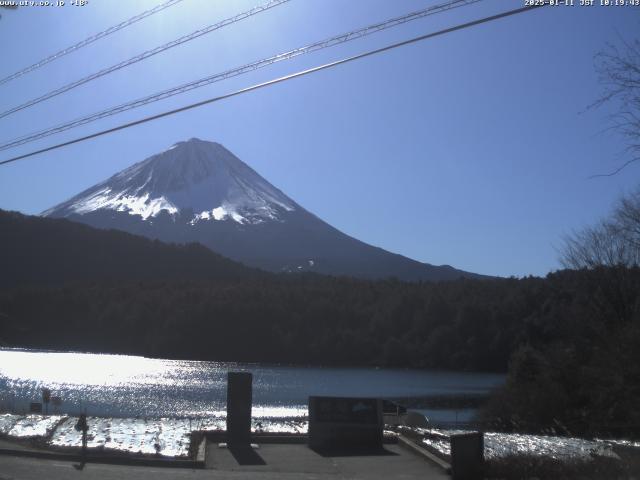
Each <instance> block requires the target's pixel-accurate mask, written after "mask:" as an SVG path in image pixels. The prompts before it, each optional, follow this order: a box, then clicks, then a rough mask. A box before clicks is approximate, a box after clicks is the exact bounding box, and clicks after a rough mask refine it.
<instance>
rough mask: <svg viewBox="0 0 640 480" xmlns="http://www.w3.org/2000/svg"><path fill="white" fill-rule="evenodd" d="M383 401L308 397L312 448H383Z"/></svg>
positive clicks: (310, 443) (310, 445)
mask: <svg viewBox="0 0 640 480" xmlns="http://www.w3.org/2000/svg"><path fill="white" fill-rule="evenodd" d="M382 430H383V422H382V400H379V399H376V398H345V397H309V447H311V448H315V449H321V450H322V449H325V450H328V449H331V450H334V449H339V450H345V449H349V450H361V449H382Z"/></svg>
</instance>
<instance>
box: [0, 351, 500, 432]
mask: <svg viewBox="0 0 640 480" xmlns="http://www.w3.org/2000/svg"><path fill="white" fill-rule="evenodd" d="M228 371H249V372H252V373H253V417H254V418H257V419H260V418H265V419H272V420H275V419H278V418H282V419H285V418H289V419H291V418H300V417H304V416H306V414H307V398H308V397H309V396H310V395H332V396H364V397H377V398H391V399H409V400H411V399H417V398H425V397H432V396H448V395H453V396H455V395H482V394H486V393H488V392H489V391H490V390H491V389H492V388H494V387H496V386H498V385H501V384H502V383H503V382H504V376H503V375H496V374H478V373H451V372H437V371H422V370H402V369H377V368H311V367H309V368H304V367H290V366H265V365H253V364H234V363H215V362H198V361H181V360H163V359H151V358H143V357H136V356H126V355H98V354H87V353H67V352H43V351H29V350H15V349H0V407H2V408H3V409H4V410H5V411H12V412H24V411H27V410H28V408H29V403H30V402H35V401H41V398H42V397H41V389H42V388H43V387H47V388H49V389H50V390H51V395H52V397H60V399H61V404H60V405H59V406H54V405H50V406H49V413H60V414H71V415H77V414H79V413H80V412H82V411H86V412H87V414H88V415H92V416H97V417H143V418H162V417H164V418H166V417H170V418H194V419H203V418H212V417H215V418H224V417H225V404H226V381H227V372H228ZM423 412H424V413H425V414H427V416H428V417H430V418H431V419H432V420H433V421H435V422H436V423H437V422H438V421H439V420H440V421H442V422H445V423H446V422H453V421H454V419H455V418H456V417H457V419H458V420H459V421H461V422H464V421H466V420H468V419H469V417H470V416H471V415H472V414H473V410H468V409H467V410H460V411H458V412H455V411H452V410H423Z"/></svg>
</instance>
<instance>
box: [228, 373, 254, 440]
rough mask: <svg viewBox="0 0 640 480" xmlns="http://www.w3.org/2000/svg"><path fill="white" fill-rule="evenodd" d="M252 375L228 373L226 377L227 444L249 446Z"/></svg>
mask: <svg viewBox="0 0 640 480" xmlns="http://www.w3.org/2000/svg"><path fill="white" fill-rule="evenodd" d="M252 381H253V375H252V374H251V373H249V372H229V374H228V377H227V443H228V444H229V445H236V446H248V445H250V444H251V403H252V389H251V387H252V385H251V384H252Z"/></svg>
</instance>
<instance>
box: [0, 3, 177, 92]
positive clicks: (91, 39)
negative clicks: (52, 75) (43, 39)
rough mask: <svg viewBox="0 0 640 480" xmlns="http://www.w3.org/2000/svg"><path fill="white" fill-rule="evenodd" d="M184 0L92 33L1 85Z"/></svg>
mask: <svg viewBox="0 0 640 480" xmlns="http://www.w3.org/2000/svg"><path fill="white" fill-rule="evenodd" d="M182 1H183V0H168V1H166V2H164V3H161V4H159V5H156V6H155V7H153V8H151V9H149V10H145V11H144V12H142V13H140V14H138V15H136V16H134V17H131V18H129V19H128V20H125V21H124V22H120V23H118V24H117V25H114V26H113V27H109V28H107V29H106V30H103V31H102V32H99V33H96V34H95V35H91V36H90V37H88V38H85V39H84V40H82V41H80V42H78V43H76V44H74V45H71V46H70V47H67V48H65V49H63V50H60V51H59V52H56V53H54V54H53V55H49V56H48V57H46V58H43V59H42V60H40V61H38V62H36V63H34V64H33V65H30V66H28V67H26V68H23V69H22V70H19V71H17V72H15V73H13V74H11V75H9V76H8V77H4V78H3V79H0V85H3V84H5V83H7V82H10V81H11V80H14V79H16V78H18V77H21V76H22V75H25V74H27V73H29V72H33V71H34V70H36V69H38V68H40V67H42V66H44V65H46V64H47V63H51V62H53V61H54V60H57V59H59V58H60V57H64V56H65V55H68V54H69V53H71V52H75V51H76V50H79V49H80V48H82V47H86V46H87V45H89V44H91V43H93V42H95V41H96V40H100V39H101V38H104V37H106V36H108V35H111V34H112V33H115V32H117V31H118V30H122V29H123V28H125V27H128V26H129V25H132V24H134V23H136V22H139V21H140V20H142V19H144V18H147V17H149V16H151V15H153V14H154V13H158V12H160V11H162V10H164V9H165V8H169V7H171V6H173V5H175V4H176V3H180V2H182Z"/></svg>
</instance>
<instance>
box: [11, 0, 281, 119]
mask: <svg viewBox="0 0 640 480" xmlns="http://www.w3.org/2000/svg"><path fill="white" fill-rule="evenodd" d="M180 1H182V0H180ZM288 1H289V0H270V1H269V2H267V3H265V4H263V5H259V6H257V7H253V8H251V9H249V10H247V11H246V12H242V13H239V14H238V15H234V16H233V17H229V18H226V19H224V20H222V21H220V22H217V23H214V24H212V25H208V26H206V27H204V28H201V29H199V30H196V31H194V32H191V33H190V34H188V35H184V36H182V37H180V38H177V39H175V40H172V41H171V42H168V43H165V44H163V45H160V46H158V47H156V48H153V49H151V50H147V51H145V52H142V53H140V54H138V55H136V56H134V57H131V58H129V59H127V60H124V61H122V62H119V63H116V64H115V65H111V66H110V67H107V68H103V69H102V70H100V71H98V72H95V73H92V74H91V75H88V76H86V77H84V78H81V79H80V80H76V81H75V82H71V83H68V84H67V85H64V86H62V87H60V88H57V89H55V90H51V91H50V92H47V93H45V94H44V95H41V96H39V97H36V98H34V99H31V100H29V101H27V102H25V103H23V104H21V105H18V106H17V107H13V108H10V109H9V110H6V111H4V112H2V113H0V118H4V117H6V116H8V115H11V114H12V113H15V112H19V111H20V110H24V109H25V108H28V107H31V106H33V105H36V104H38V103H40V102H44V101H45V100H48V99H50V98H53V97H55V96H58V95H60V94H62V93H65V92H68V91H69V90H72V89H74V88H76V87H79V86H80V85H84V84H85V83H88V82H91V81H92V80H96V79H98V78H100V77H104V76H105V75H108V74H110V73H113V72H115V71H117V70H120V69H122V68H125V67H128V66H129V65H133V64H134V63H138V62H141V61H142V60H146V59H147V58H149V57H152V56H154V55H157V54H158V53H161V52H164V51H165V50H168V49H170V48H173V47H177V46H178V45H181V44H183V43H186V42H190V41H191V40H195V39H196V38H198V37H201V36H203V35H206V34H207V33H211V32H213V31H215V30H218V29H220V28H223V27H226V26H227V25H231V24H233V23H236V22H239V21H241V20H244V19H245V18H248V17H251V16H253V15H256V14H258V13H260V12H264V11H265V10H269V9H271V8H273V7H277V6H278V5H282V4H283V3H286V2H288Z"/></svg>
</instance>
